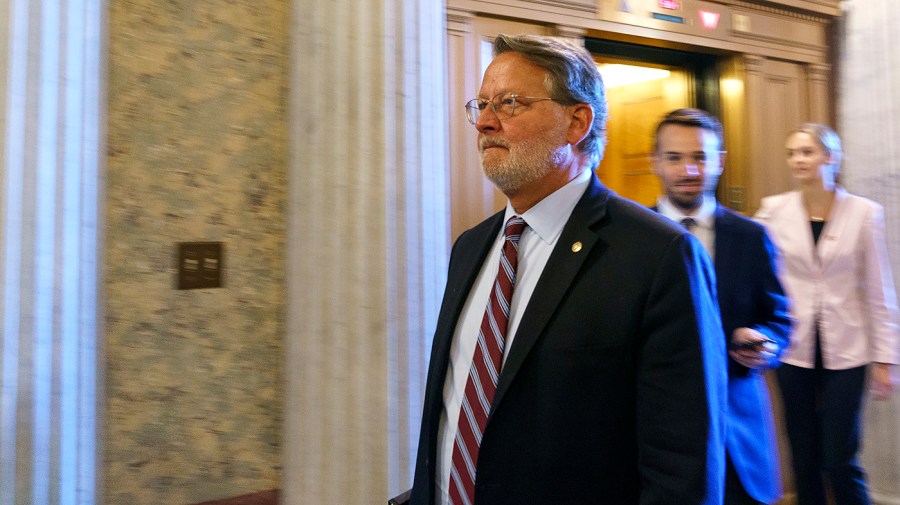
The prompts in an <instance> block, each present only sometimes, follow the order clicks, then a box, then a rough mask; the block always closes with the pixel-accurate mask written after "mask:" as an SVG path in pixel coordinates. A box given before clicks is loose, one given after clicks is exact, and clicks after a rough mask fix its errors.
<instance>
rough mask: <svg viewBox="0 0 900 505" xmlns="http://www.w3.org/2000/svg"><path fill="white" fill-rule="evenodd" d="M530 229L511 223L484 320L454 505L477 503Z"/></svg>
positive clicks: (453, 480) (456, 452) (462, 416)
mask: <svg viewBox="0 0 900 505" xmlns="http://www.w3.org/2000/svg"><path fill="white" fill-rule="evenodd" d="M524 229H525V221H524V220H523V219H522V218H520V217H518V216H513V217H511V218H509V221H507V222H506V230H505V232H504V236H505V238H504V241H503V252H502V253H501V255H500V267H499V268H498V269H497V279H496V280H495V281H494V284H493V287H492V288H491V294H490V296H489V297H488V303H487V307H485V310H484V317H483V318H482V320H481V329H480V331H479V332H478V345H477V346H476V347H475V354H474V356H473V358H472V366H471V368H469V379H468V380H467V381H466V390H465V396H464V397H463V402H462V407H461V408H460V410H459V429H458V431H457V432H456V440H455V441H454V444H453V464H452V465H451V469H450V503H452V504H454V505H463V504H470V503H474V501H475V469H476V467H477V465H478V449H479V448H480V447H481V435H482V433H484V427H485V425H486V424H487V418H488V413H490V411H491V403H492V402H493V401H494V393H495V392H496V391H497V380H498V378H499V377H500V367H501V366H502V363H503V348H504V347H505V345H506V329H507V324H508V322H509V303H510V301H511V300H512V293H513V288H514V287H515V285H516V265H518V251H519V237H521V236H522V231H523V230H524Z"/></svg>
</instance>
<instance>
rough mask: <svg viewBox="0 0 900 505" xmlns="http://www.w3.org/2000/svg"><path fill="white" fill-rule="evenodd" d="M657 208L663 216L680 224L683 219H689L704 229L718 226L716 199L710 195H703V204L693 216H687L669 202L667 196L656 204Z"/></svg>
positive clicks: (662, 197)
mask: <svg viewBox="0 0 900 505" xmlns="http://www.w3.org/2000/svg"><path fill="white" fill-rule="evenodd" d="M656 208H657V209H659V213H660V214H662V215H663V216H665V217H667V218H669V219H671V220H672V221H675V222H676V223H680V222H681V220H682V219H684V218H686V217H689V218H691V219H693V220H694V222H696V223H697V226H700V227H702V228H708V229H712V228H713V227H714V226H715V224H716V215H715V214H716V199H715V198H714V197H712V196H710V195H703V203H701V204H700V207H699V208H698V209H697V211H696V212H694V213H693V214H692V215H687V214H685V213H684V212H682V211H681V209H679V208H678V207H676V206H675V205H673V204H672V202H670V201H669V198H668V197H666V196H665V195H663V196H660V197H659V199H658V200H657V202H656Z"/></svg>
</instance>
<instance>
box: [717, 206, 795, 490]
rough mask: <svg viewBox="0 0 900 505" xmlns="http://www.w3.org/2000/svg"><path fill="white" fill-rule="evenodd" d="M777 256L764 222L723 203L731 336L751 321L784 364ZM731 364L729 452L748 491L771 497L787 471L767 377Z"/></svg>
mask: <svg viewBox="0 0 900 505" xmlns="http://www.w3.org/2000/svg"><path fill="white" fill-rule="evenodd" d="M776 257H777V254H776V250H775V246H774V244H773V243H772V241H771V240H770V239H769V237H768V235H767V234H766V232H765V229H764V228H763V227H762V225H760V224H758V223H756V222H754V221H751V220H750V219H748V218H746V217H743V216H741V215H738V214H736V213H734V212H732V211H731V210H729V209H727V208H725V207H723V206H721V205H719V206H717V208H716V214H715V268H716V277H717V291H718V296H719V307H720V309H721V311H722V324H723V328H724V331H725V336H726V338H730V337H731V334H732V333H733V332H734V330H735V329H736V328H742V327H746V328H752V329H754V330H757V331H759V332H761V333H763V334H765V335H766V336H768V337H769V338H771V339H772V340H774V341H775V342H776V344H777V346H778V352H777V353H776V355H775V356H773V357H772V359H771V361H770V366H771V367H775V366H778V356H780V354H781V352H782V351H783V350H784V349H785V348H786V347H787V345H788V339H789V335H790V331H791V319H790V315H789V313H788V299H787V296H786V295H785V293H784V289H782V287H781V283H780V282H779V280H778V276H777V266H776V260H775V258H776ZM728 367H729V369H728V372H729V373H728V375H729V377H728V379H729V380H728V418H727V422H726V430H727V433H728V436H727V438H726V444H727V445H726V446H727V452H728V455H729V457H730V459H731V462H732V463H733V464H734V467H735V470H736V471H737V474H738V476H739V477H740V479H741V483H742V484H743V485H744V489H746V490H747V493H748V494H749V495H750V496H752V497H753V498H755V499H756V500H759V501H762V502H765V503H771V502H773V501H775V500H776V499H777V498H778V497H779V496H781V473H780V468H779V465H778V450H777V440H776V438H775V428H774V422H773V420H772V407H771V403H770V401H769V392H768V388H767V386H766V381H765V377H764V376H763V375H762V374H761V373H760V372H759V371H753V370H750V369H748V368H745V367H743V366H741V365H739V364H738V363H737V362H735V361H732V360H730V359H729V364H728Z"/></svg>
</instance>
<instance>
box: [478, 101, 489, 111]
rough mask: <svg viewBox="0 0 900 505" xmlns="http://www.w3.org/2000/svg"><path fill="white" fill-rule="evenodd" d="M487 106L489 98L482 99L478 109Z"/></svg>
mask: <svg viewBox="0 0 900 505" xmlns="http://www.w3.org/2000/svg"><path fill="white" fill-rule="evenodd" d="M487 106H488V101H487V100H480V101H479V102H478V110H484V109H485V107H487Z"/></svg>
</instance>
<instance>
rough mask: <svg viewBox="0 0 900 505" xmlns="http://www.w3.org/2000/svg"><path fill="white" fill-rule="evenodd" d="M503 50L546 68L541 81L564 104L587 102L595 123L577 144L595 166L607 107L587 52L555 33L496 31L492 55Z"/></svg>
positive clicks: (602, 141) (603, 137)
mask: <svg viewBox="0 0 900 505" xmlns="http://www.w3.org/2000/svg"><path fill="white" fill-rule="evenodd" d="M506 52H514V53H517V54H519V55H521V56H522V57H524V58H525V59H527V60H528V61H530V62H531V63H534V64H535V65H537V66H539V67H541V68H543V69H544V70H546V71H547V79H546V81H545V82H544V85H545V86H546V87H547V92H548V93H549V95H550V98H552V99H553V100H554V101H556V102H558V103H561V104H563V105H575V104H577V103H586V104H588V105H590V106H591V107H592V108H593V109H594V123H593V124H592V125H591V129H590V131H589V132H588V134H587V136H585V137H584V139H583V140H582V141H581V142H579V143H578V145H577V146H576V147H577V148H578V149H579V150H580V151H581V152H582V153H583V154H586V155H588V156H589V157H590V159H591V163H592V164H593V168H596V167H597V166H598V165H599V164H600V160H602V159H603V150H604V149H605V147H606V120H607V117H608V115H609V111H608V106H607V103H606V89H605V87H604V86H603V78H602V77H600V71H599V70H598V69H597V64H596V63H594V60H593V58H591V55H590V53H588V51H587V50H586V49H584V48H583V47H579V46H576V45H575V44H573V43H571V42H569V41H567V40H564V39H561V38H557V37H543V36H538V35H498V36H497V39H496V40H495V41H494V57H497V56H499V55H500V54H502V53H506Z"/></svg>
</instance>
